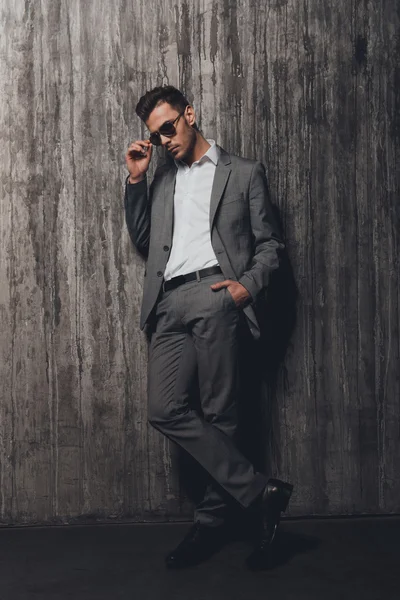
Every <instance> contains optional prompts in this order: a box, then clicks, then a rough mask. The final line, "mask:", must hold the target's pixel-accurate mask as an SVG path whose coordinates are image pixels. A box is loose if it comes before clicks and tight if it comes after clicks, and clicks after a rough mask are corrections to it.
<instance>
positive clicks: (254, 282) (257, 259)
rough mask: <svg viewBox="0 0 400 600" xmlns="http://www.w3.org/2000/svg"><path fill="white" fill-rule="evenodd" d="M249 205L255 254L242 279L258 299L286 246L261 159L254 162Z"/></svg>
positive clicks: (242, 282)
mask: <svg viewBox="0 0 400 600" xmlns="http://www.w3.org/2000/svg"><path fill="white" fill-rule="evenodd" d="M249 208H250V222H251V229H252V232H253V240H254V256H253V260H252V264H251V268H250V269H248V270H247V271H245V272H244V273H243V275H242V276H241V278H240V279H239V283H241V284H242V285H243V286H244V287H245V288H246V289H247V290H248V292H249V293H250V294H251V296H252V298H253V300H255V298H256V296H257V294H258V293H259V292H260V291H261V290H262V289H263V288H266V287H267V286H268V282H269V276H270V273H271V271H273V270H275V269H277V268H278V267H279V253H280V251H282V250H283V248H284V247H285V246H284V243H283V240H282V238H281V236H280V234H279V228H278V225H277V223H276V220H275V217H274V214H273V210H272V205H271V202H270V199H269V192H268V184H267V178H266V175H265V168H264V166H263V165H262V163H260V162H257V163H256V164H255V165H254V167H253V170H252V173H251V177H250V184H249Z"/></svg>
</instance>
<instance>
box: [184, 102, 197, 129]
mask: <svg viewBox="0 0 400 600" xmlns="http://www.w3.org/2000/svg"><path fill="white" fill-rule="evenodd" d="M185 117H186V122H187V123H188V124H189V125H190V126H191V127H192V126H193V125H194V124H195V123H196V115H195V112H194V108H193V106H191V105H190V104H188V106H187V107H186V114H185Z"/></svg>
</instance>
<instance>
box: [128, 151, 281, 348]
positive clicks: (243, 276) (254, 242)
mask: <svg viewBox="0 0 400 600" xmlns="http://www.w3.org/2000/svg"><path fill="white" fill-rule="evenodd" d="M219 149H220V158H219V161H218V164H217V167H216V170H215V175H214V182H213V186H212V191H211V202H210V232H211V244H212V247H213V249H214V252H215V255H216V257H217V260H218V262H219V265H220V267H221V270H222V273H223V275H224V277H225V278H226V279H233V280H235V281H239V283H241V284H242V285H243V286H244V287H245V288H246V289H247V290H248V291H249V292H250V294H251V297H252V301H251V303H250V304H248V305H247V306H246V307H245V308H243V309H241V310H243V312H244V314H245V317H246V321H247V324H248V326H249V328H250V331H251V333H252V335H253V337H254V338H255V339H258V337H259V336H260V326H259V320H258V319H257V306H258V304H259V300H260V299H261V297H262V296H263V292H265V290H266V288H267V286H268V281H269V277H270V273H271V271H273V270H274V269H277V268H278V266H279V253H280V251H281V250H283V248H284V244H283V241H282V239H281V237H280V234H279V231H278V226H277V223H276V220H275V218H274V215H273V211H272V206H271V203H270V200H269V194H268V186H267V179H266V175H265V169H264V166H263V165H262V164H261V163H260V162H257V161H254V160H249V159H245V158H241V157H239V156H234V155H231V154H228V153H227V152H226V151H225V150H223V149H222V148H221V147H220V146H219ZM176 171H177V168H176V165H175V163H174V162H170V163H166V164H164V165H161V166H160V167H158V168H157V170H156V172H155V174H154V178H153V181H152V183H151V186H150V189H149V190H148V188H147V180H146V179H144V180H143V181H141V182H140V183H136V184H129V183H128V178H127V180H126V181H127V183H126V188H125V218H126V223H127V226H128V231H129V235H130V237H131V240H132V242H133V244H134V245H135V246H136V248H137V249H138V250H139V252H140V253H141V254H142V255H143V256H144V257H145V258H146V259H147V264H146V269H145V280H144V289H143V300H142V309H141V318H140V327H141V329H144V327H145V326H146V324H149V323H151V318H152V314H153V309H154V308H155V306H156V303H157V300H158V297H159V294H160V290H161V285H162V282H163V274H164V270H165V267H166V264H167V260H168V257H169V254H170V249H171V244H172V232H173V213H174V188H175V179H176Z"/></svg>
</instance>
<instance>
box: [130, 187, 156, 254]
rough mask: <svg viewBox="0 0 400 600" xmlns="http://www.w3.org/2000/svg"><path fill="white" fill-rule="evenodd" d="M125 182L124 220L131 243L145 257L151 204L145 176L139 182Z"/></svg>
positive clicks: (148, 238) (148, 237)
mask: <svg viewBox="0 0 400 600" xmlns="http://www.w3.org/2000/svg"><path fill="white" fill-rule="evenodd" d="M128 179H129V175H128V177H127V178H126V182H125V198H124V205H125V220H126V224H127V227H128V232H129V236H130V238H131V240H132V243H133V245H134V246H135V247H136V248H137V250H138V251H139V252H140V254H142V255H143V256H144V257H145V258H147V256H148V254H149V243H150V213H151V205H150V201H149V197H148V192H147V177H145V178H144V179H143V180H142V181H140V182H139V183H129V182H128Z"/></svg>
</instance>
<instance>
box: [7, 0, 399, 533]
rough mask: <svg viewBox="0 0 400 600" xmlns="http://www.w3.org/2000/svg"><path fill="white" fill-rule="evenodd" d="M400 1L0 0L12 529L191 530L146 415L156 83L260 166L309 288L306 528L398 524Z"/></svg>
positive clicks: (291, 465) (298, 449)
mask: <svg viewBox="0 0 400 600" xmlns="http://www.w3.org/2000/svg"><path fill="white" fill-rule="evenodd" d="M399 10H400V7H399V3H398V2H397V1H396V0H387V1H386V2H378V3H377V2H373V1H372V0H364V1H363V2H361V1H359V0H352V1H351V2H350V1H349V0H333V1H331V2H326V1H324V2H321V0H302V1H301V2H298V1H295V0H266V1H265V2H258V1H255V0H238V1H236V2H232V1H231V2H228V1H227V0H226V1H221V2H217V1H214V2H207V1H205V0H204V1H201V0H199V1H197V0H196V1H194V2H181V1H179V0H177V1H176V2H175V3H174V2H172V1H167V0H146V2H144V1H143V0H114V2H106V1H102V0H98V1H94V0H87V1H83V0H81V1H79V0H68V1H67V0H51V1H50V0H35V1H34V0H26V1H25V2H23V1H22V0H1V2H0V15H1V18H0V23H1V29H2V30H1V35H0V81H1V90H2V91H1V95H0V136H1V142H0V168H1V192H0V200H1V204H0V210H1V220H0V283H1V286H0V311H1V312H0V315H1V339H0V369H1V371H0V378H1V403H0V519H1V522H2V523H33V522H46V521H48V522H52V521H53V522H56V521H58V520H65V521H72V520H73V519H79V518H81V519H85V518H88V517H90V516H91V517H93V518H100V519H101V518H107V517H112V518H118V517H133V518H137V519H148V518H150V519H156V518H164V517H165V516H167V517H168V518H181V517H185V516H187V515H190V504H189V503H188V502H187V501H184V502H181V500H180V495H181V494H180V481H179V473H178V469H177V465H176V460H175V456H174V452H172V453H171V449H170V447H169V444H168V442H166V440H165V439H164V438H162V437H161V436H160V435H159V434H158V433H156V432H155V431H153V430H152V429H151V428H149V427H148V425H147V422H146V402H145V397H146V358H147V346H146V339H145V337H144V335H143V334H142V333H141V332H139V329H138V313H139V308H140V302H141V293H142V281H143V271H144V265H143V262H142V260H141V258H140V257H139V256H138V255H137V253H136V252H135V250H134V249H133V247H132V246H131V243H130V241H129V238H128V235H127V231H126V227H125V223H124V216H123V201H122V194H123V182H124V178H125V175H126V171H125V166H124V152H125V149H126V147H127V145H128V144H129V142H130V141H132V140H134V139H136V138H137V137H138V136H142V135H143V129H142V128H141V124H140V123H139V121H138V119H137V117H136V115H135V114H134V106H135V104H136V102H137V100H138V98H139V96H140V95H141V94H142V93H143V92H144V91H145V90H147V89H150V88H151V87H153V86H154V85H156V84H160V83H171V84H174V85H177V86H178V87H180V88H181V89H183V90H184V91H186V93H187V95H188V97H189V99H190V101H192V102H193V103H194V106H195V108H196V110H197V113H198V121H199V124H200V126H201V128H202V130H203V131H204V133H205V134H206V135H207V136H212V137H214V138H215V139H216V140H217V141H218V142H219V143H220V144H221V145H222V146H223V147H225V148H226V149H227V150H229V151H231V152H234V153H240V154H242V155H244V156H248V157H251V158H257V159H260V160H262V161H263V162H264V163H265V164H266V166H267V169H268V174H269V180H270V186H271V193H272V198H273V201H274V202H275V203H276V204H277V206H278V207H279V210H280V214H281V218H282V222H283V226H284V231H285V236H286V239H287V244H288V255H289V258H290V261H291V264H292V267H293V272H294V277H295V280H296V284H297V287H298V294H299V297H298V305H297V323H296V328H295V331H294V334H293V335H292V338H291V342H290V346H289V348H288V351H287V354H286V359H285V364H284V368H283V369H282V370H281V372H280V375H279V377H278V386H277V390H276V394H275V395H274V399H275V400H274V404H273V411H272V413H273V414H272V413H271V419H272V420H271V421H270V422H271V423H272V425H271V428H272V431H271V432H270V441H269V442H268V443H266V444H265V452H266V453H267V451H268V448H269V449H271V448H272V450H273V451H272V452H271V451H269V453H268V461H267V462H268V464H269V465H270V466H271V468H272V470H273V472H275V473H276V474H280V475H282V476H284V477H287V478H289V479H290V480H291V481H292V482H293V483H294V484H295V486H296V494H295V496H294V498H293V503H292V508H291V514H292V515H298V514H310V513H311V514H338V513H354V512H355V513H357V512H382V513H389V512H394V511H399V508H400V504H399V498H400V479H399V474H400V452H399V398H400V389H399V388H400V383H399V366H400V364H399V297H400V296H399V215H400V210H399V195H398V194H399V176H398V173H399V171H398V164H399V158H400V157H399V134H400V121H399V109H400V97H399V94H400V92H399V89H400V81H399V66H398V65H399V58H400V57H399V54H400V51H399Z"/></svg>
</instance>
